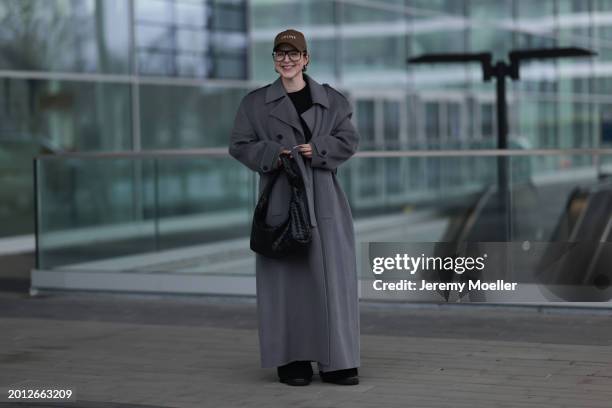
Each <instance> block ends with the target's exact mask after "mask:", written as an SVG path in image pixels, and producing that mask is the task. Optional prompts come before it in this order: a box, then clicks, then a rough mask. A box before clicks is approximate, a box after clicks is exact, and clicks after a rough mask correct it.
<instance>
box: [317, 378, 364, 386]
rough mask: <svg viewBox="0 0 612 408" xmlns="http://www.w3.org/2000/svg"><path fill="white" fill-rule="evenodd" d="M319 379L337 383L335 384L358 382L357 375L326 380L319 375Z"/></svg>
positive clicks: (354, 383)
mask: <svg viewBox="0 0 612 408" xmlns="http://www.w3.org/2000/svg"><path fill="white" fill-rule="evenodd" d="M321 379H322V380H323V382H328V383H332V384H337V385H357V384H359V377H356V376H355V377H344V378H338V379H335V380H327V379H325V378H323V377H321Z"/></svg>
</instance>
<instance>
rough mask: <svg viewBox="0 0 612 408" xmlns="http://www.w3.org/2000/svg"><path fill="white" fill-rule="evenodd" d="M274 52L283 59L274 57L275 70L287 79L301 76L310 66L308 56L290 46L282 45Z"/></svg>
mask: <svg viewBox="0 0 612 408" xmlns="http://www.w3.org/2000/svg"><path fill="white" fill-rule="evenodd" d="M274 51H275V53H276V54H277V56H279V57H282V59H280V58H277V57H274V69H275V70H276V72H278V73H279V74H280V75H281V76H282V77H284V78H285V79H293V78H295V77H296V76H297V75H301V73H302V69H303V68H304V66H305V65H306V64H308V59H309V56H308V54H307V53H305V52H304V53H300V52H299V51H298V50H296V49H295V48H294V47H293V46H291V45H289V44H280V45H279V46H278V47H276V49H275V50H274ZM298 55H299V57H298ZM296 58H297V59H296ZM279 59H280V60H279Z"/></svg>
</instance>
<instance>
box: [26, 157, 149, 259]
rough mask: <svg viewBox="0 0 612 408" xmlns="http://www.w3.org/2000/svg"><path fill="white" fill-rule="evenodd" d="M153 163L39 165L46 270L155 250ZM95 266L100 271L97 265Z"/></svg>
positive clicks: (42, 252)
mask: <svg viewBox="0 0 612 408" xmlns="http://www.w3.org/2000/svg"><path fill="white" fill-rule="evenodd" d="M153 164H154V162H153V160H133V159H90V160H84V159H78V158H76V159H64V160H62V159H53V158H49V159H43V160H40V161H38V194H39V197H38V201H39V203H40V209H39V218H38V223H39V224H38V232H39V235H38V245H39V253H40V258H39V265H40V267H41V268H46V269H51V268H54V267H60V266H64V267H65V266H69V265H79V264H82V263H91V262H93V261H97V260H100V259H109V258H110V259H112V258H115V257H119V256H124V255H129V254H135V253H141V252H146V251H154V250H155V248H156V245H157V243H156V235H155V231H156V221H157V220H156V217H157V214H156V208H155V204H156V203H155V197H156V196H157V191H156V188H157V185H156V183H155V178H154V177H155V173H154V171H153ZM91 267H92V268H93V270H96V267H95V263H94V264H93V265H91ZM123 267H125V265H123Z"/></svg>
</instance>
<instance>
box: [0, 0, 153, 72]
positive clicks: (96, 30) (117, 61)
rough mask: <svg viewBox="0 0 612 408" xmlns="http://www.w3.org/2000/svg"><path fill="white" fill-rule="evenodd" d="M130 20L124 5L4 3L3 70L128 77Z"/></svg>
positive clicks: (117, 0) (43, 0)
mask: <svg viewBox="0 0 612 408" xmlns="http://www.w3.org/2000/svg"><path fill="white" fill-rule="evenodd" d="M152 3H155V2H152ZM128 16H129V2H127V1H124V0H104V1H101V0H95V1H94V0H79V1H71V2H67V1H64V0H1V1H0V68H1V69H12V70H28V71H29V70H33V71H71V72H101V73H128V72H129V67H130V59H129V44H130V41H129V24H128V23H129V21H128Z"/></svg>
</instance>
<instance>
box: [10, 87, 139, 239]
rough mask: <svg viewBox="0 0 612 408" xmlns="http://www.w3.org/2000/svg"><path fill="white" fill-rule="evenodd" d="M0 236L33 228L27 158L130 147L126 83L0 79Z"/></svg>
mask: <svg viewBox="0 0 612 408" xmlns="http://www.w3.org/2000/svg"><path fill="white" fill-rule="evenodd" d="M0 95H2V96H1V97H0V191H1V192H2V193H0V194H1V195H2V196H3V198H2V199H1V200H0V225H2V226H3V227H2V228H0V236H8V235H16V234H26V233H32V232H33V231H34V229H33V222H32V218H33V201H32V200H33V197H32V194H31V191H32V188H33V186H32V158H33V157H34V156H36V155H39V154H43V153H58V152H63V151H102V150H111V151H116V150H129V149H130V148H131V145H132V143H131V136H130V135H131V115H130V104H129V103H130V90H129V86H128V85H123V84H106V83H87V82H70V81H40V80H34V79H30V80H21V79H8V78H5V79H2V80H0Z"/></svg>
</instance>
